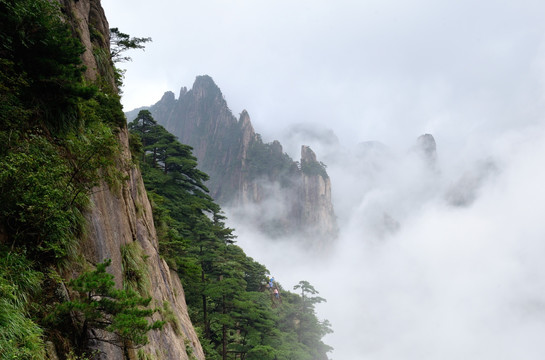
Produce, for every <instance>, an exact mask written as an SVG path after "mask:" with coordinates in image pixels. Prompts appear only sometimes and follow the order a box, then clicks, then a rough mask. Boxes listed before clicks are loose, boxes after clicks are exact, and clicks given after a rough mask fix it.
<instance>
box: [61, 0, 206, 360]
mask: <svg viewBox="0 0 545 360" xmlns="http://www.w3.org/2000/svg"><path fill="white" fill-rule="evenodd" d="M62 4H63V10H64V13H65V14H66V16H67V18H68V20H69V21H70V23H71V24H72V25H73V27H74V28H75V29H76V31H75V32H76V33H77V34H78V35H79V37H80V40H81V41H82V43H83V44H84V46H85V48H86V49H85V52H84V54H83V56H82V57H83V62H84V64H85V65H86V72H85V75H86V77H87V79H88V80H90V81H95V82H97V83H100V82H101V81H105V82H107V83H109V84H110V86H111V87H114V88H115V84H114V76H113V72H114V70H113V66H112V64H111V62H110V61H107V62H106V63H104V59H109V53H110V51H109V26H108V22H107V19H106V17H105V14H104V11H103V9H102V7H101V5H100V0H79V1H76V2H74V1H69V0H64V1H63V3H62ZM118 142H119V146H120V149H121V151H120V154H119V156H118V158H117V160H116V163H117V164H116V167H117V170H118V171H120V172H121V174H122V178H123V179H124V180H123V181H122V182H121V184H120V185H119V186H118V187H112V186H111V185H108V184H107V183H106V181H101V183H100V184H99V185H98V186H96V187H95V188H94V189H93V190H92V192H91V193H92V195H91V206H90V209H89V211H88V212H87V214H86V215H85V218H86V219H87V223H88V228H87V231H86V236H85V239H84V241H83V244H82V245H81V251H82V253H83V255H84V258H85V261H86V262H88V263H90V264H96V263H98V262H102V261H104V260H105V259H108V258H109V259H112V265H111V266H110V267H109V268H108V271H109V272H111V273H112V274H113V275H114V276H115V281H116V283H117V284H118V286H121V284H122V283H123V281H124V272H123V267H122V255H121V249H122V247H123V246H126V245H128V244H133V243H138V244H139V247H141V248H142V250H143V252H142V256H141V258H140V259H138V260H139V261H143V262H145V264H146V266H147V273H148V275H149V281H150V286H149V288H150V290H151V293H150V296H151V297H152V299H153V300H152V304H153V305H154V306H157V307H162V306H164V304H165V303H168V304H169V305H168V306H169V307H170V309H172V314H171V315H172V316H173V317H174V318H175V320H172V319H171V321H169V322H168V323H167V324H166V325H165V326H164V328H163V329H162V330H161V331H159V330H154V331H152V332H150V333H149V335H148V337H149V344H147V345H145V346H144V347H143V348H141V350H140V351H144V352H145V353H148V354H150V355H152V356H155V357H157V358H160V359H173V360H174V359H189V354H188V353H189V351H188V349H190V350H191V351H190V352H191V353H193V355H194V356H196V357H197V358H198V359H204V354H203V350H202V348H201V345H200V343H199V340H198V337H197V334H196V333H195V330H194V329H193V326H192V325H191V321H190V320H189V316H188V312H187V307H186V304H185V296H184V291H183V288H182V285H181V282H180V279H179V278H178V276H177V274H176V273H174V272H172V271H171V270H170V269H169V267H168V266H167V264H166V263H165V262H164V261H163V260H162V259H161V258H160V256H159V253H158V242H157V235H156V232H155V228H154V224H153V218H152V212H151V206H150V203H149V201H148V197H147V194H146V190H145V189H144V185H143V182H142V177H141V174H140V171H139V169H138V168H136V167H135V166H134V165H133V163H132V161H131V154H130V152H129V150H128V149H129V144H128V132H127V128H126V126H125V125H123V126H122V127H121V128H120V129H119V131H118ZM67 275H68V274H67ZM70 275H72V276H73V275H74V274H70ZM161 318H162V315H160V314H155V315H154V319H155V320H159V319H161ZM90 331H91V332H93V331H94V330H90ZM92 347H93V348H95V349H97V350H99V351H100V352H99V353H98V355H97V358H100V359H123V358H126V357H127V356H129V357H131V358H136V350H134V349H132V350H129V351H128V353H125V354H124V353H123V350H122V348H120V347H118V346H114V345H111V344H108V343H106V342H96V343H94V345H92Z"/></svg>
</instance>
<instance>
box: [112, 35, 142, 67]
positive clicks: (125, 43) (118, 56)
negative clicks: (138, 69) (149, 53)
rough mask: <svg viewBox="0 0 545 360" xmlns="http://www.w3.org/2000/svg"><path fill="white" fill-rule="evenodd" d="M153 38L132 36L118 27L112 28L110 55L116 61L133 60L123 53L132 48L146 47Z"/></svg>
mask: <svg viewBox="0 0 545 360" xmlns="http://www.w3.org/2000/svg"><path fill="white" fill-rule="evenodd" d="M150 41H151V38H150V37H147V38H137V37H131V36H130V35H128V34H125V33H122V32H121V31H119V29H118V28H111V29H110V44H111V49H110V55H111V58H112V60H113V62H114V63H116V62H124V61H131V58H130V57H129V56H123V55H122V54H123V53H124V52H125V51H127V50H130V49H144V47H145V46H144V45H143V44H145V43H147V42H150Z"/></svg>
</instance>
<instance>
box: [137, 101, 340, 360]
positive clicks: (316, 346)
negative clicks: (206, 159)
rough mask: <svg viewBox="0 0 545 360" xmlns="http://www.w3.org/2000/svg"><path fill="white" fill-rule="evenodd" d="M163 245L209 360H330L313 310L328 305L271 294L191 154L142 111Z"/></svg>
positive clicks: (323, 328)
mask: <svg viewBox="0 0 545 360" xmlns="http://www.w3.org/2000/svg"><path fill="white" fill-rule="evenodd" d="M129 129H130V131H131V134H132V136H131V140H132V145H131V148H132V151H133V156H134V159H135V160H136V161H138V162H139V163H140V166H141V169H142V173H143V177H144V182H145V184H146V188H147V190H148V195H149V197H150V198H151V199H152V202H153V210H154V211H153V213H154V221H155V224H156V228H157V230H158V235H159V240H160V250H161V254H162V255H163V257H164V258H165V259H166V260H167V262H168V263H169V264H170V266H172V267H173V268H175V269H176V270H177V272H178V273H179V275H180V278H181V279H182V282H183V284H184V289H185V291H186V301H187V303H188V307H189V310H190V316H191V319H192V321H193V324H194V325H195V326H196V327H197V329H198V330H199V331H200V335H201V343H202V345H203V347H204V349H205V352H206V354H207V359H235V358H240V359H247V360H253V359H255V360H258V359H259V360H263V359H271V360H272V359H278V360H283V359H286V360H287V359H292V360H296V359H297V360H298V359H301V360H303V359H309V360H310V359H316V360H318V359H320V360H321V359H327V355H326V353H327V352H328V351H329V350H330V347H329V346H327V345H325V344H324V343H323V342H322V340H321V339H322V337H323V336H324V335H325V334H326V333H328V332H329V331H330V328H329V323H328V322H327V321H325V322H320V321H318V319H317V317H316V314H315V312H314V305H315V304H317V303H319V302H321V301H323V299H321V298H318V297H315V296H314V295H315V294H316V293H317V292H316V290H315V289H314V288H313V287H312V286H311V285H310V284H308V283H307V282H302V283H301V284H300V285H299V286H298V287H297V288H298V289H299V287H301V290H302V296H299V295H297V294H293V293H290V292H288V291H285V290H284V289H283V288H282V286H281V285H280V284H278V283H274V287H277V288H278V289H279V290H280V293H281V297H280V298H278V299H277V298H276V297H275V296H274V295H273V292H272V290H273V289H272V288H269V287H267V283H268V280H267V277H268V270H267V269H266V268H265V267H264V266H263V265H261V264H259V263H257V262H256V261H254V260H253V259H252V258H250V257H248V256H246V254H244V251H243V250H242V249H241V248H240V247H238V246H237V245H235V243H234V236H233V230H232V229H230V228H227V227H226V226H225V222H224V221H225V217H224V216H223V215H222V213H221V210H220V207H219V206H218V205H217V204H215V203H214V202H213V200H212V198H211V197H210V196H209V195H208V194H207V189H206V187H205V185H204V182H205V181H206V180H207V178H208V177H207V175H206V174H204V173H203V172H201V171H199V170H198V169H197V168H196V166H197V161H196V159H195V157H194V156H193V155H192V154H191V148H190V147H189V146H187V145H183V144H181V143H179V142H178V141H177V140H176V138H175V137H174V136H173V135H172V134H170V133H169V132H167V131H166V130H165V129H164V128H163V127H162V126H161V125H158V124H157V122H156V121H155V120H154V119H153V117H152V116H151V113H150V112H149V111H147V110H142V111H140V113H139V114H138V116H137V117H136V119H134V121H132V122H131V123H129Z"/></svg>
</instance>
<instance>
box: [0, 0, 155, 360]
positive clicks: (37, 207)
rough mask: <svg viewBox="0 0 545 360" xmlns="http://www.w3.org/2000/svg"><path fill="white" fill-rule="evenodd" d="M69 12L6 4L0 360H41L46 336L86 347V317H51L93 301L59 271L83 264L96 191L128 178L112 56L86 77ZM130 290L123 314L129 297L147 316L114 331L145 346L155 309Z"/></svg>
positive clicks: (0, 108) (1, 62) (31, 0)
mask: <svg viewBox="0 0 545 360" xmlns="http://www.w3.org/2000/svg"><path fill="white" fill-rule="evenodd" d="M63 12H64V13H66V11H65V9H62V8H61V7H60V5H59V4H58V3H56V2H50V1H47V0H0V143H1V144H2V146H1V147H0V358H1V359H43V358H44V354H45V339H48V340H54V341H55V342H56V343H57V348H58V349H59V350H61V355H63V351H66V353H65V354H64V355H66V354H67V353H69V352H70V353H71V354H72V356H78V355H81V354H82V353H83V352H84V351H85V348H84V347H83V346H82V347H78V344H81V343H82V342H81V341H78V339H76V338H77V337H79V338H81V337H85V336H87V335H86V332H85V331H84V330H85V324H86V323H85V320H83V323H78V322H77V321H61V320H62V319H61V317H60V316H59V317H58V318H56V319H49V318H48V319H46V315H47V314H48V313H50V312H51V311H53V310H54V309H55V304H56V303H59V304H61V307H62V306H65V307H69V306H72V305H73V306H76V305H77V306H80V305H81V306H83V304H85V303H84V302H82V303H80V304H78V303H76V302H72V303H70V302H66V299H65V298H64V297H63V296H62V295H61V294H60V293H59V291H58V289H62V288H64V286H65V285H66V284H64V280H63V278H62V277H61V276H59V273H60V272H62V271H63V269H66V268H67V267H68V266H73V265H74V264H76V263H78V261H76V260H77V254H78V245H79V239H81V238H82V236H83V235H84V232H85V230H84V229H85V219H84V217H83V213H84V212H85V211H86V209H87V207H88V204H89V195H90V191H91V189H92V188H93V187H95V186H96V185H98V184H99V183H100V182H102V181H106V182H107V183H108V184H109V185H110V186H111V188H112V189H113V190H114V191H115V189H116V187H118V186H119V184H120V182H121V181H123V178H122V176H121V172H120V171H119V170H118V169H117V164H116V159H117V158H118V154H119V153H120V151H119V143H118V140H117V132H118V131H119V127H120V126H124V124H125V119H124V115H123V112H122V107H121V104H120V102H119V96H118V95H117V90H116V85H115V83H114V81H113V76H112V75H111V74H112V73H113V67H112V61H111V59H110V57H109V55H108V56H107V57H106V61H105V62H104V63H103V67H102V70H101V69H99V74H98V76H97V79H96V81H94V82H92V83H91V82H89V81H87V80H85V79H84V76H83V75H84V71H85V68H84V66H83V65H82V60H81V57H80V56H81V54H82V53H83V51H84V47H83V45H82V44H81V43H80V41H79V40H78V36H77V30H76V29H73V28H71V26H70V21H66V17H65V16H66V15H65V14H63ZM95 39H96V40H97V41H98V40H99V39H98V38H95ZM94 45H97V44H94ZM95 50H96V51H95V55H96V54H100V50H103V49H100V48H99V47H96V48H95ZM97 60H98V59H97ZM108 78H110V79H112V81H109V80H108ZM79 264H81V261H79ZM99 270H100V268H99ZM85 274H87V275H85ZM89 274H93V272H92V270H90V272H87V273H84V275H85V276H89ZM73 286H74V288H73V290H74V291H76V292H77V291H78V287H77V286H79V285H78V284H77V283H73ZM110 290H111V289H110ZM109 294H110V295H112V296H113V295H114V292H113V291H110V292H109ZM127 294H128V293H127ZM127 294H125V295H124V294H122V293H115V295H116V296H117V300H119V301H121V298H122V297H123V296H124V297H125V298H123V300H122V301H125V303H124V306H122V307H121V309H122V310H123V309H128V308H127V306H128V305H127V301H129V302H130V303H132V304H133V307H132V308H130V309H131V311H132V312H133V314H136V311H137V308H138V311H143V312H142V313H141V314H140V315H141V316H140V317H139V318H133V319H128V320H127V319H125V320H126V322H125V323H124V325H119V323H116V324H112V325H111V326H112V327H111V329H112V330H116V331H118V332H123V331H124V330H123V326H124V327H125V328H129V327H130V328H131V329H132V328H134V327H137V328H138V326H139V325H138V324H140V326H141V329H142V331H141V332H140V333H138V337H137V338H129V339H128V340H129V341H131V340H132V342H135V343H138V342H143V341H145V339H144V337H145V330H147V328H145V327H142V326H143V325H142V324H143V323H142V321H146V320H145V318H146V317H147V316H148V315H149V310H146V309H144V308H143V306H144V305H145V301H144V300H142V299H140V298H138V297H137V296H133V297H132V298H130V300H128V298H127V296H128V295H127ZM87 295H89V294H87ZM117 300H116V301H117ZM74 301H76V300H74ZM63 303H65V305H62V304H63ZM87 305H90V306H91V307H93V306H94V305H92V303H91V304H87ZM59 309H60V308H59ZM110 310H112V308H110ZM118 310H119V308H118ZM85 311H86V310H85ZM85 311H84V312H85ZM112 311H113V310H112ZM118 312H119V311H118ZM143 319H144V320H143ZM154 325H155V326H156V325H157V324H149V326H154ZM80 326H83V327H80ZM76 334H77V335H76ZM74 349H75V351H74Z"/></svg>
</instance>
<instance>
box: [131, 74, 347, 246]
mask: <svg viewBox="0 0 545 360" xmlns="http://www.w3.org/2000/svg"><path fill="white" fill-rule="evenodd" d="M149 110H150V111H151V113H152V114H153V116H154V118H155V119H156V120H157V121H158V122H159V123H160V124H162V125H163V126H165V128H166V129H167V130H168V131H170V132H172V133H173V134H174V135H176V136H177V137H178V138H179V139H180V141H181V142H182V143H185V144H188V145H190V146H191V147H193V149H194V150H193V151H194V154H195V156H196V157H197V158H198V160H199V168H200V169H201V170H203V171H204V172H206V173H208V174H209V175H210V181H209V182H208V183H207V186H208V188H209V189H210V193H211V195H212V196H213V197H214V199H216V200H217V201H218V202H220V203H221V204H222V205H224V206H229V207H234V208H237V209H242V208H245V207H247V208H251V214H247V217H249V218H250V217H251V218H252V221H254V222H256V223H257V224H258V225H259V226H260V228H261V229H262V230H264V231H265V232H266V233H268V234H269V235H273V236H282V235H286V234H297V235H305V234H306V235H308V236H307V238H308V239H311V238H312V239H313V241H314V242H315V243H316V244H317V245H319V244H323V243H324V242H328V241H331V240H332V239H334V238H335V237H336V234H337V225H336V219H335V215H334V211H333V206H332V203H331V183H330V179H329V177H328V175H327V172H326V170H325V166H324V165H323V164H321V163H320V162H318V161H317V160H316V156H315V155H314V153H312V150H310V148H308V147H303V149H302V153H301V161H300V162H297V161H294V160H293V159H291V158H290V157H289V156H288V155H287V154H286V153H284V151H283V149H282V145H281V144H280V143H279V142H278V141H273V142H272V143H264V142H263V141H262V139H261V136H260V135H259V134H258V133H256V132H255V130H254V128H253V126H252V123H251V120H250V116H249V114H248V112H247V111H246V110H243V111H242V113H241V114H240V116H239V118H238V119H236V118H235V117H234V116H233V114H232V112H231V110H230V109H229V108H228V106H227V103H226V101H225V99H224V97H223V94H222V93H221V90H220V89H219V87H218V86H217V85H216V84H215V83H214V81H213V80H212V78H211V77H209V76H206V75H205V76H198V77H197V78H196V80H195V83H194V84H193V87H192V88H191V89H190V90H187V89H186V88H185V87H183V88H182V89H181V91H180V95H179V98H178V99H176V98H175V95H174V94H173V93H172V92H166V93H165V94H164V95H163V97H162V98H161V100H159V101H158V102H157V103H156V104H155V105H153V106H151V107H150V108H149ZM136 113H137V110H135V111H132V112H129V113H127V117H128V119H129V120H132V118H134V117H135V116H136ZM305 169H306V170H307V171H305ZM273 203H274V205H272V204H273ZM256 212H257V213H259V214H261V215H262V216H255V213H256Z"/></svg>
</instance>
